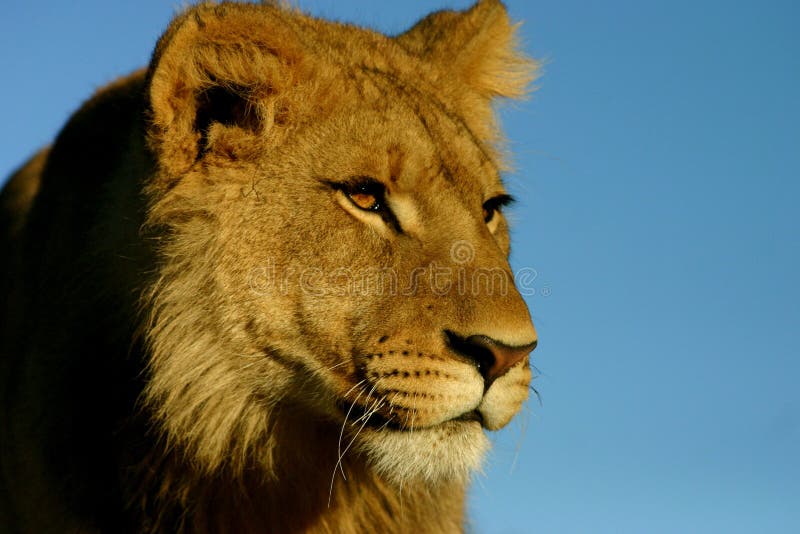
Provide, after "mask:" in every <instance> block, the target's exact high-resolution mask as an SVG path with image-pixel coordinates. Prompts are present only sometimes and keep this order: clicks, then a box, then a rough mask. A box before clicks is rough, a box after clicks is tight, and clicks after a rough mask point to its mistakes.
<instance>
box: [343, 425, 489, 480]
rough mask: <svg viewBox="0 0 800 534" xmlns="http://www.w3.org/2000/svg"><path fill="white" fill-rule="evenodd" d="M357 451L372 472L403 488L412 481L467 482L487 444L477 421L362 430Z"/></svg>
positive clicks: (481, 457) (487, 441) (479, 463)
mask: <svg viewBox="0 0 800 534" xmlns="http://www.w3.org/2000/svg"><path fill="white" fill-rule="evenodd" d="M358 448H359V450H360V451H361V452H362V453H364V454H365V455H366V456H367V458H368V460H369V462H370V464H371V466H372V467H373V469H375V470H376V471H377V472H378V473H379V474H380V475H381V476H383V477H384V478H385V479H386V480H388V481H389V482H390V483H392V484H395V485H397V486H399V487H402V486H403V485H404V484H406V483H409V482H413V481H423V482H425V483H428V484H436V483H441V482H466V481H467V480H468V479H469V477H470V475H471V474H472V473H473V472H474V471H477V470H479V469H480V467H481V462H482V460H483V457H484V455H485V454H486V451H487V450H488V449H489V440H488V438H487V437H486V435H485V434H484V431H483V429H482V428H481V425H480V423H479V422H478V421H474V420H473V421H465V420H452V421H447V422H445V423H442V424H440V425H437V426H434V427H429V428H424V429H418V430H413V431H410V430H404V431H398V430H390V429H380V430H374V429H370V430H366V429H365V431H364V432H363V433H362V434H361V435H360V436H359V445H358Z"/></svg>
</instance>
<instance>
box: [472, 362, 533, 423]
mask: <svg viewBox="0 0 800 534" xmlns="http://www.w3.org/2000/svg"><path fill="white" fill-rule="evenodd" d="M530 381H531V370H530V368H529V367H528V366H527V365H525V366H518V367H514V368H513V369H511V370H510V371H509V372H508V373H506V374H505V375H503V376H501V377H500V378H498V379H497V380H495V382H494V383H493V384H492V386H491V387H490V388H489V390H488V391H487V392H486V395H485V396H484V397H483V402H481V404H480V406H478V411H479V412H480V413H481V416H482V417H483V424H484V426H485V427H486V428H487V429H488V430H499V429H501V428H503V427H504V426H506V425H507V424H508V422H509V421H511V419H512V418H513V417H514V416H515V415H516V414H517V412H519V410H520V408H522V404H523V403H524V402H525V401H526V400H527V399H528V392H529V386H530Z"/></svg>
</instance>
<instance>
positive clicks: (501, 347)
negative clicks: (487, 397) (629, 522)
mask: <svg viewBox="0 0 800 534" xmlns="http://www.w3.org/2000/svg"><path fill="white" fill-rule="evenodd" d="M445 336H446V338H447V343H448V344H449V345H450V348H452V349H453V350H454V351H456V352H458V353H459V354H461V355H462V356H466V357H467V358H469V359H470V360H471V361H473V362H475V363H476V364H477V365H478V371H479V372H480V373H481V375H482V376H483V379H484V381H485V383H486V388H488V387H489V386H490V385H491V384H492V382H494V381H495V380H496V379H498V378H500V377H501V376H503V375H504V374H506V373H507V372H508V370H509V369H511V368H512V367H513V366H514V365H516V364H517V363H519V362H520V361H522V359H523V358H525V356H527V355H528V354H530V352H531V351H532V350H533V349H535V348H536V343H537V341H536V340H534V341H533V342H531V343H528V344H526V345H518V346H511V345H506V344H505V343H502V342H500V341H498V340H496V339H492V338H490V337H489V336H484V335H473V336H469V337H462V336H459V335H458V334H455V333H453V332H450V331H446V332H445Z"/></svg>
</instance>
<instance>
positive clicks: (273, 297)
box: [153, 29, 536, 482]
mask: <svg viewBox="0 0 800 534" xmlns="http://www.w3.org/2000/svg"><path fill="white" fill-rule="evenodd" d="M331 31H332V30H331ZM340 31H345V30H340ZM347 31H354V30H352V29H348V30H347ZM359 38H360V39H363V38H364V36H363V35H361V34H359ZM370 38H371V39H374V38H376V37H373V36H370ZM384 39H385V38H384ZM401 52H402V51H401V50H399V49H398V50H397V51H395V53H396V54H397V55H398V56H399V55H401ZM362 53H363V51H362ZM403 57H404V59H403V61H406V62H409V61H410V60H409V58H407V57H405V56H403ZM382 61H383V62H384V63H387V64H386V65H382V66H381V65H378V64H380V63H381V62H382ZM334 63H335V62H334ZM374 63H376V66H374V67H372V66H364V65H363V64H361V63H358V64H356V65H355V66H354V67H352V68H348V67H343V66H341V65H339V64H331V63H325V62H322V61H321V60H320V62H319V63H315V64H314V65H313V66H312V67H309V66H308V61H306V63H305V64H304V67H303V68H304V69H305V71H304V75H305V76H307V77H308V78H309V79H311V80H313V83H310V84H308V85H307V86H306V88H305V89H303V90H302V91H301V90H300V89H298V90H297V92H298V93H302V99H300V98H293V97H292V92H291V90H287V92H286V96H285V97H283V96H281V95H278V96H276V97H274V98H272V97H270V96H267V97H263V98H262V100H261V101H259V102H257V105H260V106H263V109H267V111H266V112H264V111H263V109H262V108H259V110H260V111H259V112H258V113H255V114H250V115H249V116H247V120H244V119H243V117H244V116H245V115H244V114H246V113H247V110H246V106H245V108H239V111H238V113H239V114H240V115H238V116H236V117H234V118H233V119H232V118H231V116H230V115H225V117H224V119H225V120H222V119H219V117H220V116H221V115H220V114H219V112H218V111H217V112H216V114H215V113H210V114H209V116H210V117H211V118H210V119H207V120H208V124H207V127H206V129H205V131H203V132H200V134H201V135H195V136H194V137H193V139H195V140H198V139H199V141H198V142H199V143H201V144H203V143H204V146H202V147H201V148H200V149H198V152H197V157H196V158H195V161H194V163H192V165H191V167H190V168H189V169H188V171H186V172H185V173H184V176H183V177H182V178H181V181H180V182H179V183H178V184H177V185H175V186H174V187H172V188H171V189H170V191H169V193H168V195H167V196H168V197H169V199H170V200H164V199H162V200H160V205H161V208H160V209H161V210H162V211H163V212H164V213H170V212H171V211H170V210H176V211H181V213H182V214H183V216H182V217H180V221H179V222H175V223H173V224H172V227H173V229H174V231H175V235H176V237H175V240H174V247H178V246H180V247H188V246H189V245H187V244H186V243H187V242H189V243H192V244H194V245H197V243H194V241H202V244H201V245H200V246H201V247H204V249H205V252H204V253H203V256H202V258H195V259H194V261H193V262H192V263H191V264H190V263H189V262H186V263H185V264H184V267H182V268H177V267H176V269H175V272H174V273H173V276H174V277H175V278H176V279H182V277H186V276H187V274H186V270H192V271H196V273H197V274H196V275H194V276H193V278H194V279H197V278H202V282H199V283H194V285H193V284H192V283H188V282H187V289H186V290H183V289H182V290H180V291H173V293H174V295H177V294H180V295H183V298H186V297H187V296H188V294H189V293H191V292H192V291H193V290H192V289H190V288H192V287H194V288H195V289H194V290H196V291H197V292H198V293H197V294H196V295H197V303H196V305H197V306H198V308H200V309H202V310H203V313H204V314H205V315H206V318H205V319H202V320H201V319H199V315H200V312H199V311H197V310H194V311H192V312H185V313H186V314H187V315H189V316H191V317H192V318H193V319H192V320H193V321H195V322H201V323H202V324H203V325H205V326H202V327H201V326H198V328H205V329H206V331H203V332H198V337H197V338H195V340H194V342H193V343H195V344H196V343H198V342H197V339H202V338H203V337H204V336H208V337H209V339H210V338H211V337H212V336H213V337H214V340H213V342H211V343H210V344H211V346H213V347H215V348H214V349H213V350H214V351H217V352H214V353H212V352H213V351H208V350H207V351H206V352H204V354H203V358H208V359H211V360H212V362H205V363H204V364H203V365H204V366H205V367H207V368H208V369H212V368H213V371H209V370H208V369H206V370H205V371H203V372H198V371H194V372H190V373H187V372H183V373H181V372H180V371H179V370H178V369H177V368H176V369H175V370H174V371H170V373H172V374H174V375H175V378H177V377H178V375H181V374H182V376H183V377H184V378H183V379H184V380H186V377H187V376H189V377H190V379H191V378H196V379H197V380H198V381H203V380H205V378H203V377H207V376H209V375H211V376H215V377H216V379H217V382H215V383H214V384H215V385H213V386H209V387H211V388H212V389H213V390H214V391H215V392H216V391H217V390H218V393H219V395H220V398H221V397H222V396H224V395H226V394H228V395H236V396H237V397H241V396H244V397H246V398H247V399H249V400H247V401H246V402H245V401H241V402H239V403H238V404H236V408H234V407H233V404H231V408H229V411H231V410H232V411H234V412H236V413H235V414H234V415H230V414H229V415H228V416H225V417H222V416H219V417H218V418H217V421H216V428H217V432H218V433H222V432H221V430H220V425H222V426H225V425H228V426H230V427H231V430H230V432H234V431H235V430H234V429H235V428H238V429H239V430H238V431H239V432H242V431H244V432H245V435H247V436H249V437H252V442H253V443H257V442H258V441H259V439H262V440H263V441H267V440H266V438H263V434H262V433H260V432H261V431H260V430H258V428H257V427H258V425H259V423H258V418H259V414H261V415H262V417H263V419H264V420H267V419H268V418H269V416H268V414H269V413H271V412H272V411H274V410H275V408H276V407H278V406H280V407H283V408H282V409H295V410H300V411H303V412H305V413H307V414H308V417H309V418H310V419H311V420H313V421H316V422H318V423H319V424H323V425H329V426H330V427H331V428H332V429H335V430H336V431H341V436H340V439H339V443H340V446H339V450H338V451H331V454H332V455H333V454H337V453H338V454H340V455H341V454H345V453H346V454H362V455H366V456H367V457H368V458H369V460H370V462H371V464H372V465H373V466H374V467H375V468H377V469H378V470H379V471H380V472H382V473H383V474H384V475H385V476H387V477H388V478H389V479H392V480H395V481H398V482H402V481H403V480H406V479H410V478H420V477H422V478H425V479H428V480H443V479H449V478H461V477H464V476H465V475H466V474H467V473H468V472H469V470H470V469H473V468H475V467H477V466H478V464H479V462H480V459H481V457H482V454H483V453H484V451H485V449H486V447H487V440H486V437H485V435H484V429H489V430H495V429H499V428H501V427H503V426H505V425H506V424H507V423H508V422H509V420H510V419H511V418H512V417H513V416H514V415H515V414H516V413H517V412H518V411H519V409H520V407H521V405H522V403H523V402H524V401H525V400H526V399H527V397H528V389H529V382H530V379H531V372H530V369H529V363H528V353H529V352H530V351H531V350H532V349H533V347H534V346H535V343H536V332H535V330H534V327H533V325H532V323H531V319H530V315H529V313H528V310H527V308H526V305H525V303H524V301H523V300H522V298H521V296H520V294H519V293H518V292H517V290H516V289H515V287H514V283H513V277H512V274H511V270H510V267H509V265H508V261H507V258H508V254H509V237H508V227H507V223H506V220H505V218H504V216H503V213H502V210H501V208H502V206H503V205H504V204H505V203H506V202H507V201H508V198H509V197H508V196H507V195H506V193H505V190H504V188H503V185H502V183H501V180H500V169H499V163H498V162H497V158H496V156H495V151H494V150H493V149H492V147H491V140H490V139H487V136H486V135H479V133H480V132H479V133H476V130H480V128H479V127H477V126H476V127H473V126H474V125H475V124H476V121H477V120H478V119H476V118H475V117H473V116H470V115H469V106H466V107H461V108H459V106H458V105H457V104H456V105H451V103H450V102H449V101H448V98H447V91H448V90H453V91H454V92H455V93H457V92H458V91H460V90H466V89H465V88H461V87H458V86H456V87H455V89H453V88H450V87H449V86H447V85H445V88H442V86H440V85H437V84H436V83H434V82H431V81H430V79H425V80H423V79H420V80H419V83H415V84H413V85H412V84H409V81H408V80H409V79H410V78H408V76H409V75H410V74H409V73H413V72H414V70H415V68H416V67H415V65H414V64H413V63H412V64H410V65H405V64H404V63H402V62H401V60H399V59H397V57H394V56H392V57H390V58H389V59H385V58H384V59H382V60H378V59H376V60H375V61H374ZM395 64H398V65H395ZM392 68H396V69H398V72H399V74H397V73H394V71H393V70H392ZM419 68H422V67H421V66H420V67H419ZM425 68H429V67H425ZM387 73H388V74H387ZM298 76H299V75H298ZM442 83H444V82H442ZM208 94H209V92H208V91H207V90H206V92H205V93H204V95H208ZM271 98H272V99H271ZM225 99H229V92H228V93H226V96H225ZM225 99H222V100H223V102H228V101H227V100H225ZM270 99H271V100H270ZM301 100H302V102H301ZM308 101H311V102H313V103H314V104H313V105H309V104H308ZM250 103H251V102H248V104H250ZM202 105H206V106H208V105H213V106H219V103H218V102H216V103H214V102H212V103H211V104H209V103H208V102H207V101H206V102H204V103H202ZM202 109H203V108H202V107H201V105H200V104H198V105H196V107H195V110H194V111H193V112H194V113H197V114H198V115H199V114H200V111H198V110H202ZM243 109H244V111H243ZM276 110H278V111H276ZM156 111H157V110H156ZM212 111H213V110H212ZM270 112H271V113H272V116H269V115H266V116H267V117H268V122H269V123H268V124H267V125H265V124H264V123H263V122H259V121H263V120H264V116H265V114H266V113H270ZM478 115H480V114H478ZM237 117H238V118H237ZM480 117H482V115H480ZM480 117H479V118H480ZM197 120H198V119H195V120H194V125H196V124H197ZM181 202H183V203H184V204H185V205H184V206H183V207H181V208H177V209H176V208H174V205H175V203H178V204H180V203H181ZM187 205H188V206H191V207H190V208H187V207H186V206H187ZM164 206H172V207H164ZM187 212H190V213H192V214H193V215H191V216H187V215H186V213H187ZM198 213H200V215H198ZM198 218H199V219H200V220H198ZM197 232H202V233H203V235H204V237H203V239H199V238H195V237H192V236H193V234H196V233H197ZM209 233H212V234H213V235H212V236H209ZM178 243H180V245H178ZM173 254H174V255H179V254H180V253H179V252H173ZM174 284H177V282H174V283H173V285H174ZM165 293H169V292H168V291H166V292H165ZM174 295H173V298H177V297H175V296H174ZM153 344H154V346H155V347H156V349H158V340H157V339H156V341H155V342H154V343H153ZM164 350H166V348H165V349H164ZM164 359H165V360H166V359H167V357H164ZM156 361H157V362H158V360H156ZM163 367H170V366H169V365H167V364H166V363H165V364H164V366H162V368H161V371H159V366H158V363H156V364H155V365H154V366H153V368H154V371H153V373H154V376H155V377H156V379H158V378H159V375H158V373H159V372H161V373H162V376H163V375H165V374H167V373H168V372H167V371H164V370H163ZM170 368H171V367H170ZM166 380H167V379H164V381H165V382H166ZM219 381H222V382H223V383H224V384H225V386H224V387H222V386H219ZM155 382H156V383H158V382H159V381H158V380H155ZM166 387H167V386H166V385H165V386H164V388H166ZM192 387H193V386H192V385H191V384H190V385H189V386H188V388H189V389H191V388H192ZM226 388H228V389H227V390H226ZM206 389H208V388H206ZM198 394H199V393H198ZM164 395H165V394H164V393H161V400H160V401H159V402H166V403H168V401H169V398H168V397H169V395H166V397H167V399H166V401H165V400H164ZM205 395H206V397H207V398H206V400H205V401H204V403H200V402H199V401H194V402H191V403H189V404H193V405H195V406H196V410H202V409H203V408H202V405H205V406H207V405H208V404H209V401H208V398H210V395H211V394H210V393H205ZM219 402H220V403H224V402H225V401H222V400H220V401H219ZM184 403H186V401H184ZM287 407H289V408H287ZM175 411H177V409H176V410H174V411H173V412H169V410H166V409H165V410H164V413H163V414H162V415H163V417H164V418H165V419H166V426H167V427H168V428H169V427H170V425H175V426H176V427H177V426H178V423H175V421H177V419H178V418H179V417H186V418H193V419H194V420H195V422H196V421H197V419H199V418H203V417H204V416H205V417H206V418H208V416H207V414H205V415H204V414H203V413H202V411H200V412H195V414H194V415H193V416H191V417H190V416H189V415H185V414H184V415H180V416H179V415H176V413H174V412H175ZM235 417H239V420H238V422H228V420H229V419H235ZM170 418H172V419H170ZM242 421H246V422H245V423H242ZM339 429H341V430H339ZM196 432H197V431H196ZM263 432H266V430H264V431H263ZM258 436H261V438H258ZM214 439H218V440H221V439H222V438H214ZM231 439H233V438H231ZM239 441H241V439H239ZM197 447H198V450H199V451H200V452H201V453H202V451H208V450H211V449H213V448H214V447H217V448H220V449H222V448H224V447H225V444H224V443H223V442H220V444H216V445H212V444H209V443H204V444H202V445H200V446H197ZM250 449H251V450H250V453H252V454H255V455H258V450H257V445H252V446H251V447H250ZM215 450H216V449H215Z"/></svg>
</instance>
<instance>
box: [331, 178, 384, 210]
mask: <svg viewBox="0 0 800 534" xmlns="http://www.w3.org/2000/svg"><path fill="white" fill-rule="evenodd" d="M341 189H342V191H344V193H345V194H346V195H347V198H349V199H350V202H352V203H353V205H355V207H357V208H358V209H362V210H364V211H380V210H381V209H383V197H384V194H385V188H384V186H383V184H381V183H380V182H377V181H375V180H373V179H371V178H370V179H363V180H361V181H359V182H357V183H355V184H353V185H350V184H347V185H344V186H342V187H341Z"/></svg>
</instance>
